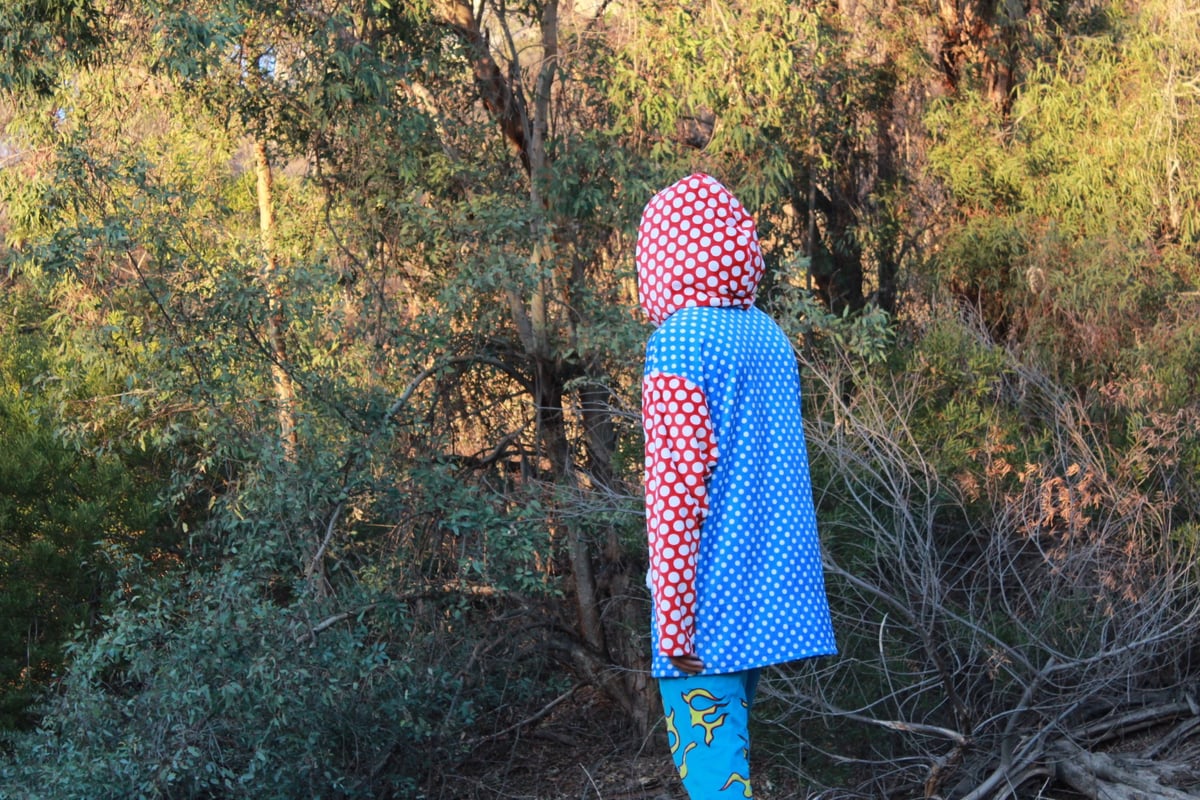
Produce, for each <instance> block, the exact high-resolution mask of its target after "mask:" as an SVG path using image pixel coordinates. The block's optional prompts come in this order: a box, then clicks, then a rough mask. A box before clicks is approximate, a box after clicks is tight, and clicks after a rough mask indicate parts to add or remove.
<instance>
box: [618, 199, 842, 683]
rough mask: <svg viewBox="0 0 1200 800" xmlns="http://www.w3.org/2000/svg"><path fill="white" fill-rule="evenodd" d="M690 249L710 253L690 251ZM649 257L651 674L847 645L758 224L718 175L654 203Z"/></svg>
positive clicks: (642, 268) (645, 270) (641, 249)
mask: <svg viewBox="0 0 1200 800" xmlns="http://www.w3.org/2000/svg"><path fill="white" fill-rule="evenodd" d="M714 199H715V201H716V202H715V203H714V202H712V201H713V200H714ZM676 201H680V202H676ZM706 211H713V212H714V213H713V214H711V215H707V216H706V215H705V212H706ZM683 220H688V221H689V222H688V224H681V222H682V221H683ZM705 225H709V226H710V227H712V226H715V227H721V226H724V232H723V234H721V235H713V233H712V231H706V230H705ZM714 242H715V243H716V244H713V243H714ZM689 243H696V244H698V248H696V249H694V250H693V251H692V253H691V254H690V255H687V257H683V256H684V255H686V254H688V245H689ZM731 245H732V246H731ZM734 249H736V251H735V252H734V255H735V258H733V259H731V260H730V261H728V262H726V263H722V260H721V256H722V255H724V254H726V253H728V252H730V251H731V250H734ZM696 253H698V254H699V256H698V257H692V256H695V255H696ZM688 258H692V260H691V266H689V262H688ZM637 261H638V271H639V294H640V296H641V298H642V300H643V303H642V304H643V307H644V308H646V307H647V305H648V304H649V305H651V306H653V308H646V310H647V314H648V315H649V316H650V317H651V319H652V321H655V322H659V323H661V324H659V327H658V328H657V330H656V331H655V332H654V333H653V335H652V336H651V337H650V340H649V342H648V343H647V347H646V363H645V376H644V381H643V408H642V413H643V424H644V426H645V430H646V515H647V535H648V537H649V543H650V560H651V565H650V566H651V569H650V581H649V582H650V585H651V591H652V594H653V600H654V604H653V607H654V611H653V613H654V625H653V626H652V632H653V634H652V635H653V645H654V649H653V663H652V673H653V674H654V675H655V676H656V677H679V676H681V675H683V674H684V673H682V672H681V671H679V670H677V669H676V668H675V667H673V666H672V665H671V663H670V661H669V660H668V656H669V655H683V654H694V655H697V656H699V658H700V659H701V660H702V661H703V662H704V663H705V673H706V674H722V673H729V672H737V671H741V670H746V669H752V668H756V667H763V666H767V665H770V664H778V663H783V662H787V661H793V660H796V659H801V658H809V657H813V656H819V655H831V654H834V653H835V652H836V644H835V640H834V634H833V627H832V624H831V621H830V615H829V606H828V602H827V600H826V595H825V586H824V578H823V572H822V567H821V553H820V544H819V540H818V535H817V522H816V517H815V513H814V510H813V502H812V487H811V482H810V478H809V471H808V457H807V451H806V447H805V441H804V430H803V421H802V417H801V405H800V381H799V373H798V369H797V365H796V359H795V355H794V353H793V352H792V347H791V343H790V342H789V341H788V339H787V337H786V336H785V335H784V333H783V332H782V331H781V330H780V329H779V327H778V326H777V325H776V324H775V322H774V321H773V320H771V318H770V317H768V316H767V315H766V314H764V313H763V312H762V311H760V310H758V309H757V308H755V307H754V306H753V304H752V303H753V295H754V291H755V289H756V288H757V283H758V279H759V277H760V276H761V271H762V267H761V254H760V253H759V251H758V242H757V236H756V234H755V231H754V226H753V220H752V219H750V218H749V215H748V214H746V213H745V211H744V210H743V209H741V206H740V204H738V202H737V200H736V199H735V198H733V196H732V195H731V194H730V193H729V192H728V190H727V189H725V187H724V186H722V185H721V184H720V183H719V182H717V181H716V180H715V179H713V178H711V177H709V176H706V175H693V176H691V177H689V178H687V179H684V180H683V181H680V182H679V183H677V184H675V185H673V186H672V187H668V189H666V190H664V191H663V192H661V193H659V195H656V197H655V199H654V200H652V201H651V203H650V204H648V205H647V209H646V212H645V213H644V214H643V219H642V225H641V227H640V228H639V243H638V251H637ZM677 268H678V269H677ZM689 269H690V270H691V274H692V275H693V278H694V276H695V272H696V270H697V269H699V271H700V273H701V275H700V277H701V280H700V281H697V280H695V279H692V280H689V279H688V278H687V277H686V276H687V274H689ZM714 273H715V274H716V275H717V276H718V281H717V282H715V283H714V282H712V281H710V280H709V278H711V277H712V275H713V274H714ZM748 274H749V275H750V276H751V278H750V279H749V281H748V280H747V278H746V275H748ZM722 286H727V287H728V290H722V288H721V287H722ZM656 316H657V317H658V319H655V317H656Z"/></svg>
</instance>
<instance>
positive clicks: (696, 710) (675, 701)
mask: <svg viewBox="0 0 1200 800" xmlns="http://www.w3.org/2000/svg"><path fill="white" fill-rule="evenodd" d="M758 672H759V671H758V670H756V669H752V670H747V671H745V672H734V673H730V674H728V675H705V674H703V673H701V674H699V675H692V676H689V677H686V678H659V680H658V690H659V692H660V693H661V694H662V700H663V711H664V712H665V713H666V716H667V744H668V745H670V748H671V756H672V758H674V759H675V767H676V768H677V769H678V770H679V777H680V778H681V779H682V780H683V787H684V788H685V789H687V793H688V796H689V797H690V798H691V799H692V800H736V799H737V798H752V797H754V793H753V792H752V791H751V790H750V730H749V723H750V706H751V705H753V703H754V689H755V687H757V686H758Z"/></svg>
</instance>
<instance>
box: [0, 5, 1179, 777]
mask: <svg viewBox="0 0 1200 800" xmlns="http://www.w3.org/2000/svg"><path fill="white" fill-rule="evenodd" d="M0 32H2V33H3V36H0V93H2V100H0V115H2V117H3V123H4V125H3V134H2V136H0V202H2V205H0V230H2V231H3V244H0V261H2V263H3V266H4V269H3V271H0V281H2V282H3V285H4V292H3V296H2V297H0V583H2V585H3V593H2V595H0V688H2V691H3V695H2V699H0V728H2V730H3V736H2V737H0V796H3V797H11V798H46V799H52V798H84V797H86V798H133V797H146V798H152V797H153V798H298V797H326V798H386V797H429V798H452V797H518V796H547V797H548V796H551V795H550V794H549V790H548V789H545V788H544V789H543V790H542V793H538V791H536V790H528V792H527V793H522V791H523V790H518V789H517V788H515V784H513V785H510V784H508V783H506V781H508V780H510V779H512V780H515V778H513V774H514V773H513V771H512V770H511V769H509V770H508V771H506V768H505V765H506V764H508V765H510V766H511V764H512V763H513V761H514V759H515V758H516V755H517V754H518V753H519V752H523V751H522V750H521V748H528V747H530V746H535V747H536V746H537V742H538V741H539V739H538V737H539V735H542V736H544V737H545V738H542V739H541V740H540V741H541V742H542V743H543V746H545V743H546V742H550V741H553V738H552V737H553V736H556V735H557V736H558V737H559V738H561V737H562V735H563V734H562V733H558V734H555V733H554V730H553V724H554V721H555V720H556V719H559V720H561V719H565V718H567V716H568V715H567V712H568V710H569V711H570V712H571V713H572V714H575V715H578V716H580V717H582V718H583V719H584V722H582V723H581V724H579V725H577V726H576V727H575V728H573V729H571V730H573V733H572V736H573V737H575V738H576V739H578V740H579V741H583V742H584V743H585V744H587V742H588V741H590V740H589V739H588V737H589V736H590V735H593V734H595V733H596V732H597V731H606V732H607V733H605V735H606V736H608V737H609V738H608V739H606V741H607V742H609V743H610V744H611V743H612V742H614V741H615V742H617V746H618V747H624V748H627V749H628V751H629V752H642V751H647V752H650V753H651V754H652V755H653V756H654V758H655V759H656V760H658V759H659V758H660V757H662V758H665V755H664V754H665V734H664V732H663V730H662V727H661V722H660V721H659V719H658V715H657V712H656V711H655V704H656V699H655V696H654V688H653V685H652V684H651V683H650V682H649V681H648V680H647V673H646V665H647V658H646V656H647V649H648V641H647V638H648V628H647V621H648V613H649V608H648V599H647V596H646V590H645V588H644V578H643V576H644V570H645V558H646V556H645V543H644V532H643V528H642V525H643V523H642V516H641V499H640V494H639V493H640V484H639V481H640V468H641V447H642V443H641V439H640V435H641V434H640V425H639V409H638V403H639V397H638V392H639V379H640V362H641V354H642V346H643V343H644V341H645V338H646V336H647V334H648V332H649V329H648V326H647V324H646V323H645V322H644V320H643V319H642V318H641V315H640V314H639V312H638V310H637V303H636V296H635V288H634V280H633V272H632V244H633V236H634V231H635V227H636V223H637V218H638V215H639V213H640V210H641V208H642V206H643V204H644V203H645V201H646V200H647V199H648V198H649V197H650V195H651V194H652V193H653V192H654V191H655V190H656V189H658V188H660V187H661V186H664V185H666V184H667V183H670V182H671V181H673V180H675V179H677V178H679V177H681V176H683V175H685V174H687V173H689V172H691V171H695V170H704V171H708V172H710V173H712V174H714V175H715V176H717V177H718V178H719V179H721V180H722V181H723V182H725V183H726V184H727V185H728V186H730V188H731V189H733V191H734V192H735V193H736V194H737V195H738V196H739V197H741V199H742V200H743V201H744V202H745V203H746V204H747V205H748V207H749V208H750V209H751V211H752V212H753V213H754V214H755V215H756V217H757V219H758V223H759V230H760V233H761V238H762V242H763V246H764V252H765V256H766V261H767V273H766V277H765V279H764V284H763V287H762V289H761V291H760V296H759V304H760V305H761V306H763V307H764V308H765V309H766V310H768V311H769V312H770V313H772V314H773V315H774V316H775V317H776V318H777V319H779V320H780V321H781V324H783V325H784V327H785V328H786V330H787V331H788V332H789V333H790V334H791V335H792V336H793V340H794V342H795V345H796V347H797V352H798V355H799V357H800V359H801V364H802V373H803V375H802V379H803V383H804V386H805V391H806V396H805V409H806V414H807V419H806V425H807V434H808V437H809V448H810V457H811V461H812V470H813V475H814V490H815V494H816V502H817V505H818V515H819V519H820V521H821V528H822V538H823V543H824V546H825V549H826V570H827V575H828V581H829V591H830V596H831V601H832V603H833V606H834V613H835V617H836V626H837V631H838V638H839V645H840V647H841V650H842V654H841V655H840V656H839V657H838V658H836V659H822V660H820V661H817V662H812V663H804V664H798V665H792V666H789V667H786V668H779V669H775V670H772V672H771V673H770V674H769V675H768V676H767V678H766V680H765V682H764V685H763V690H762V699H761V702H760V706H759V708H760V712H759V721H758V723H757V726H758V727H756V729H755V737H756V742H757V744H756V750H755V752H756V759H761V760H762V764H763V765H764V766H763V767H762V770H761V773H760V774H761V775H762V778H761V779H760V789H761V791H760V794H762V796H764V797H771V796H776V795H772V794H771V789H770V787H771V786H773V785H779V786H789V787H793V788H791V789H788V790H787V791H788V792H790V793H784V792H783V790H780V792H779V793H778V795H777V796H781V797H783V796H803V793H804V792H811V793H812V794H811V796H821V797H827V798H835V797H873V798H878V797H896V798H901V797H957V798H963V797H966V798H972V800H977V799H981V798H1001V797H1035V796H1036V797H1078V796H1089V797H1097V796H1101V794H1100V793H1101V792H1102V791H1108V792H1110V794H1109V795H1104V796H1122V797H1123V796H1133V795H1132V794H1128V792H1133V791H1145V790H1146V787H1147V786H1150V787H1151V788H1152V790H1153V791H1154V792H1157V794H1154V795H1153V796H1160V797H1196V796H1198V795H1197V794H1195V787H1196V785H1197V784H1200V776H1198V775H1196V774H1195V772H1194V771H1190V770H1194V767H1192V766H1191V765H1193V764H1195V763H1197V762H1198V761H1200V758H1198V757H1197V756H1198V754H1200V742H1198V740H1197V734H1196V732H1197V730H1200V724H1198V722H1197V720H1198V719H1200V717H1198V715H1197V714H1198V710H1200V708H1198V706H1197V691H1196V690H1197V685H1198V682H1200V681H1198V679H1200V639H1198V637H1197V633H1196V631H1197V628H1198V626H1200V619H1198V614H1200V591H1198V589H1200V585H1198V579H1200V571H1198V566H1197V559H1196V556H1197V545H1198V540H1200V519H1198V511H1200V480H1198V477H1197V476H1198V471H1200V395H1198V393H1197V375H1200V314H1198V313H1197V312H1198V311H1200V294H1198V291H1197V290H1198V289H1200V266H1198V263H1200V262H1198V257H1200V170H1198V169H1197V165H1198V164H1200V12H1198V11H1197V10H1196V9H1195V7H1194V6H1192V5H1191V4H1189V3H1187V2H1184V0H1113V2H1100V1H1099V0H1004V1H1003V2H1000V1H999V0H828V1H827V2H783V0H731V2H724V3H718V2H688V3H679V4H662V3H650V2H636V0H623V1H621V2H617V1H616V0H614V1H613V2H603V1H598V0H576V1H575V2H571V1H570V0H542V1H540V2H534V1H533V0H475V2H474V3H464V2H461V1H460V0H426V1H424V2H420V1H419V2H404V1H403V0H188V1H187V2H184V1H183V0H7V2H5V3H4V4H3V6H0ZM613 731H618V732H620V735H616V734H614V733H613ZM614 736H616V738H615V739H614V738H613V737H614ZM1138 737H1140V738H1138ZM1135 757H1136V758H1135ZM756 763H758V762H757V761H756ZM768 765H769V766H768ZM756 768H757V767H756ZM539 777H541V778H545V777H546V776H545V775H544V774H542V775H540V776H539ZM1139 782H1141V783H1140V784H1139ZM589 785H590V787H591V788H590V789H589V788H588V786H589ZM589 785H585V786H584V787H583V788H582V789H580V790H578V791H576V793H575V794H572V795H569V796H576V797H582V796H589V797H643V796H645V797H657V796H663V795H665V794H669V793H670V792H672V791H675V790H674V789H672V788H671V787H670V786H669V785H667V784H662V783H659V784H646V785H644V786H643V787H642V789H641V790H640V791H642V792H644V793H637V792H634V791H632V790H630V789H629V787H628V786H626V787H623V788H621V789H619V790H616V789H614V790H612V792H611V793H609V794H604V791H603V790H602V789H601V788H600V787H598V786H597V784H596V783H595V782H594V781H593V782H591V783H590V784H589ZM1139 786H1140V787H1141V788H1140V789H1139V788H1138V787H1139ZM655 787H656V788H655ZM795 787H806V788H803V789H798V788H795ZM593 790H594V791H593ZM589 791H591V792H592V793H591V794H589V793H588V792H589ZM1120 791H1124V792H1126V793H1127V794H1125V795H1118V794H1112V793H1114V792H1120ZM655 792H657V793H658V794H655ZM1172 793H1176V794H1172Z"/></svg>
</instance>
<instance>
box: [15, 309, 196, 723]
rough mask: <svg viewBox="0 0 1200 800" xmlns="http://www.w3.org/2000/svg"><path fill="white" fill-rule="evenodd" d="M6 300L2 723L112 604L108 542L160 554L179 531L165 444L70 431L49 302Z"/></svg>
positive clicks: (25, 715)
mask: <svg viewBox="0 0 1200 800" xmlns="http://www.w3.org/2000/svg"><path fill="white" fill-rule="evenodd" d="M10 288H12V287H11V285H10ZM0 308H2V311H0V313H2V314H3V316H4V322H2V323H0V333H2V334H3V335H2V336H0V440H2V441H4V443H5V446H4V448H3V451H2V452H0V584H2V585H3V586H4V587H5V590H4V592H3V595H2V596H0V620H3V623H2V624H0V653H3V657H2V659H0V690H2V692H3V694H2V698H3V699H2V701H0V728H14V727H24V726H25V725H28V724H29V721H30V710H29V708H28V706H29V704H30V703H31V702H32V701H33V700H34V699H35V698H36V697H37V695H38V693H39V691H40V687H41V686H42V685H44V684H46V683H47V682H48V681H50V680H51V679H52V678H53V677H54V676H55V675H57V674H58V673H59V672H60V671H61V669H62V666H63V660H64V656H63V645H64V643H65V642H66V641H67V639H68V638H69V637H70V636H71V635H72V633H73V631H74V630H75V629H76V628H77V627H79V626H84V625H89V624H91V622H92V621H94V619H95V617H96V615H97V613H98V612H99V611H100V610H101V609H102V608H103V606H104V598H105V595H106V594H107V592H108V591H109V587H110V586H111V582H112V580H113V576H112V574H111V570H109V569H108V568H107V566H106V565H105V563H104V559H103V558H102V557H101V552H102V548H103V547H105V546H106V545H105V543H117V542H119V543H120V546H121V547H123V548H125V549H127V550H128V551H130V552H140V553H145V554H150V553H156V554H158V555H161V554H162V552H163V548H167V547H169V546H170V545H171V544H172V542H171V539H172V537H171V536H170V534H169V533H168V532H167V531H166V530H165V529H164V520H163V518H162V514H161V512H160V510H159V509H158V508H157V506H156V503H155V492H156V490H157V487H156V486H155V484H154V479H153V476H154V474H155V473H156V472H157V471H158V470H159V469H161V467H162V459H161V457H160V454H158V453H155V452H153V451H149V452H146V451H136V452H112V451H109V452H98V451H94V450H80V449H77V448H76V447H74V446H72V444H71V443H69V442H66V441H64V440H63V439H62V438H61V437H60V435H59V430H58V429H57V427H56V425H55V423H54V420H55V416H56V410H57V400H58V395H57V392H56V391H55V390H54V387H55V384H56V383H58V380H57V378H58V377H59V376H56V375H54V374H53V372H52V370H53V369H54V365H55V363H56V362H57V360H58V359H57V357H56V354H55V352H54V349H55V346H56V343H55V341H54V339H53V338H51V337H48V336H47V335H46V333H45V331H44V329H43V328H42V327H41V326H39V325H38V323H37V322H36V320H37V319H38V312H40V311H41V310H42V309H41V308H40V307H39V306H37V305H36V304H34V305H33V307H30V304H29V303H28V302H27V301H26V299H25V298H24V297H23V296H22V295H21V294H20V293H18V294H17V295H16V297H14V296H12V295H9V296H6V298H5V300H4V301H3V303H2V304H0Z"/></svg>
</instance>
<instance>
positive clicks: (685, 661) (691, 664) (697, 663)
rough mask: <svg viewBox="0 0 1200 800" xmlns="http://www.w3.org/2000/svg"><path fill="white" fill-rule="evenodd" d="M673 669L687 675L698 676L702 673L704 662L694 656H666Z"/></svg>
mask: <svg viewBox="0 0 1200 800" xmlns="http://www.w3.org/2000/svg"><path fill="white" fill-rule="evenodd" d="M667 659H668V660H670V662H671V665H672V666H673V667H675V669H678V670H682V671H683V672H686V673H687V674H688V675H698V674H699V673H701V672H703V671H704V662H703V661H701V660H700V659H699V657H697V656H695V655H686V656H667Z"/></svg>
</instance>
